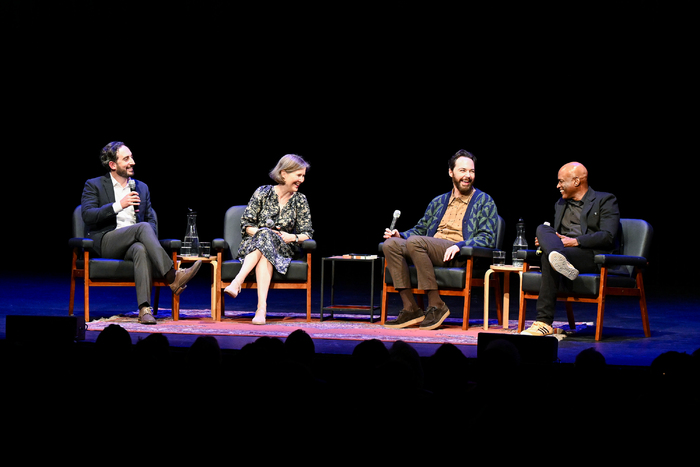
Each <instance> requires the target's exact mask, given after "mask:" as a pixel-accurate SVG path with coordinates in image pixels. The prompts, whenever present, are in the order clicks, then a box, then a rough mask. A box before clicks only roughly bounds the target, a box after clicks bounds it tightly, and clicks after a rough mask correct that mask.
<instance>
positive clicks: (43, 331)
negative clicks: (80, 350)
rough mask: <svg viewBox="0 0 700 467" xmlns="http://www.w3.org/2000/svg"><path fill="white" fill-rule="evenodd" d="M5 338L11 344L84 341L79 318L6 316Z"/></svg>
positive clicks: (83, 323)
mask: <svg viewBox="0 0 700 467" xmlns="http://www.w3.org/2000/svg"><path fill="white" fill-rule="evenodd" d="M5 336H6V340H7V341H8V342H13V343H29V344H31V343H36V344H44V343H45V344H53V343H70V342H74V341H76V340H84V339H85V318H84V317H81V316H37V315H7V316H6V317H5Z"/></svg>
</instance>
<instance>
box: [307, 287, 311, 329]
mask: <svg viewBox="0 0 700 467" xmlns="http://www.w3.org/2000/svg"><path fill="white" fill-rule="evenodd" d="M306 322H307V323H308V322H311V281H309V283H307V284H306Z"/></svg>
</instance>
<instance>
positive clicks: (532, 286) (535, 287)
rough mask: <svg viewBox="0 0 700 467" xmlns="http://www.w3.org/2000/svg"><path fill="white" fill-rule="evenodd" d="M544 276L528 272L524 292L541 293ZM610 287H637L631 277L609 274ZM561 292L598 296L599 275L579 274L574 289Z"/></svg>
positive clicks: (524, 279) (525, 276)
mask: <svg viewBox="0 0 700 467" xmlns="http://www.w3.org/2000/svg"><path fill="white" fill-rule="evenodd" d="M541 282H542V274H541V273H539V272H526V273H524V274H523V290H524V291H525V292H528V293H539V291H540V284H541ZM607 285H608V287H635V285H636V283H635V280H634V279H632V278H631V277H629V276H619V275H615V274H608V284H607ZM559 290H560V292H567V293H570V294H573V295H590V296H594V297H595V296H597V295H598V291H599V290H600V275H599V274H579V276H578V277H577V278H576V279H574V281H573V289H572V290H565V289H564V288H563V287H560V288H559Z"/></svg>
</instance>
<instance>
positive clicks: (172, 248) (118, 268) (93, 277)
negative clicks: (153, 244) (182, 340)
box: [68, 206, 181, 322]
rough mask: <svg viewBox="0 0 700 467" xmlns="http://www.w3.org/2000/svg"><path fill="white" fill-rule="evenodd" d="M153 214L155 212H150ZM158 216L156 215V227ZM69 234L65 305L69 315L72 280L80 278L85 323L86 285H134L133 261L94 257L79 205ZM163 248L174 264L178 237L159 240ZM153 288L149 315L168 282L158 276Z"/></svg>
mask: <svg viewBox="0 0 700 467" xmlns="http://www.w3.org/2000/svg"><path fill="white" fill-rule="evenodd" d="M154 215H155V212H154ZM157 223H158V216H157V215H156V228H157ZM72 230H73V237H72V238H71V239H70V240H68V246H70V247H71V248H72V249H73V259H72V262H71V276H70V300H69V304H68V313H69V314H70V315H71V316H73V307H74V305H75V280H76V278H79V277H82V278H83V282H84V288H83V294H84V295H83V296H84V300H85V301H84V303H85V305H84V308H85V322H88V321H90V287H105V286H109V287H128V286H131V287H133V286H135V283H134V262H133V261H126V260H119V259H108V258H99V257H96V256H95V252H94V251H93V250H92V246H93V240H91V239H89V238H87V234H86V230H85V223H84V222H83V217H82V215H81V212H80V206H78V207H77V208H75V210H74V211H73V217H72ZM160 244H161V245H163V248H165V251H167V252H169V253H171V255H172V260H173V264H175V265H176V266H175V267H177V250H179V249H180V246H181V242H180V240H172V239H167V240H160ZM153 286H154V287H155V291H154V299H153V314H156V313H157V312H158V299H159V297H160V288H161V287H167V288H168V290H170V286H169V284H168V283H167V282H166V281H165V280H163V279H162V278H158V279H156V280H154V281H153ZM177 306H178V301H177V300H176V299H173V314H174V315H175V314H176V313H177V311H178V310H177V309H176V308H177Z"/></svg>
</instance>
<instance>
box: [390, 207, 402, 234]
mask: <svg viewBox="0 0 700 467" xmlns="http://www.w3.org/2000/svg"><path fill="white" fill-rule="evenodd" d="M400 215H401V211H399V210H398V209H397V210H396V211H394V218H393V219H392V220H391V227H389V230H390V231H393V230H394V226H395V225H396V219H398V218H399V216H400Z"/></svg>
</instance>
